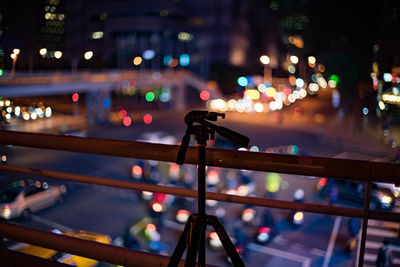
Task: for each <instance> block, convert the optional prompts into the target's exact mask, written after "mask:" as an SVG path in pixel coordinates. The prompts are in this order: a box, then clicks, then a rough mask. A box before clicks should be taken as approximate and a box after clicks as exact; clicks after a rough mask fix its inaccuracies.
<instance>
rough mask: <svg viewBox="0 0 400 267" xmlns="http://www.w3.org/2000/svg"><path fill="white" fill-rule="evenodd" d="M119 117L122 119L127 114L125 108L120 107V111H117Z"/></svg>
mask: <svg viewBox="0 0 400 267" xmlns="http://www.w3.org/2000/svg"><path fill="white" fill-rule="evenodd" d="M118 115H119V117H120V118H121V120H123V119H124V118H125V117H126V116H127V115H128V112H126V110H125V109H121V110H120V111H119V114H118Z"/></svg>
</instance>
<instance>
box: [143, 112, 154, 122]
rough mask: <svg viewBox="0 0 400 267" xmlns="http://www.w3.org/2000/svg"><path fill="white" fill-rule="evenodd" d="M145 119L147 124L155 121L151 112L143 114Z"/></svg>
mask: <svg viewBox="0 0 400 267" xmlns="http://www.w3.org/2000/svg"><path fill="white" fill-rule="evenodd" d="M143 121H144V123H146V124H149V123H151V122H152V121H153V116H151V115H150V114H146V115H144V116H143Z"/></svg>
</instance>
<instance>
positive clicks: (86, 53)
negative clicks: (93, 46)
mask: <svg viewBox="0 0 400 267" xmlns="http://www.w3.org/2000/svg"><path fill="white" fill-rule="evenodd" d="M83 57H84V58H85V59H86V60H89V59H91V58H92V57H93V51H86V52H85V54H84V55H83Z"/></svg>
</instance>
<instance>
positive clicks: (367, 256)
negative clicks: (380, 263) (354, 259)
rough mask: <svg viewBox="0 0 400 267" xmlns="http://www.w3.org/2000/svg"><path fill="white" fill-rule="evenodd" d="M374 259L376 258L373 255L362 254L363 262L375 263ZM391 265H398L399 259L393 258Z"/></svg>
mask: <svg viewBox="0 0 400 267" xmlns="http://www.w3.org/2000/svg"><path fill="white" fill-rule="evenodd" d="M376 257H377V255H375V254H370V253H365V254H364V261H369V262H375V261H376ZM392 264H400V259H399V258H394V259H393V262H392Z"/></svg>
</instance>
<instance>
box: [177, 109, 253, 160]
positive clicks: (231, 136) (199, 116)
mask: <svg viewBox="0 0 400 267" xmlns="http://www.w3.org/2000/svg"><path fill="white" fill-rule="evenodd" d="M218 117H221V118H223V119H224V118H225V114H224V113H218V112H208V111H206V110H192V111H190V112H189V113H188V114H186V116H185V123H186V125H187V129H186V133H185V135H184V136H183V138H182V142H181V146H180V148H179V152H178V157H177V159H176V163H177V164H179V165H182V164H183V162H184V161H185V157H186V150H187V147H188V146H189V141H190V135H191V134H194V135H195V136H196V140H197V141H198V143H199V144H200V142H202V141H204V140H213V139H214V136H215V135H214V132H217V133H218V134H220V135H221V136H223V137H224V138H226V139H228V140H230V141H232V142H233V143H235V144H237V145H239V146H241V147H247V146H248V145H249V142H250V138H248V137H247V136H244V135H242V134H240V133H237V132H235V131H232V130H230V129H228V128H225V127H222V126H218V125H215V124H213V123H211V122H209V121H217V120H218ZM194 123H197V125H194Z"/></svg>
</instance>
